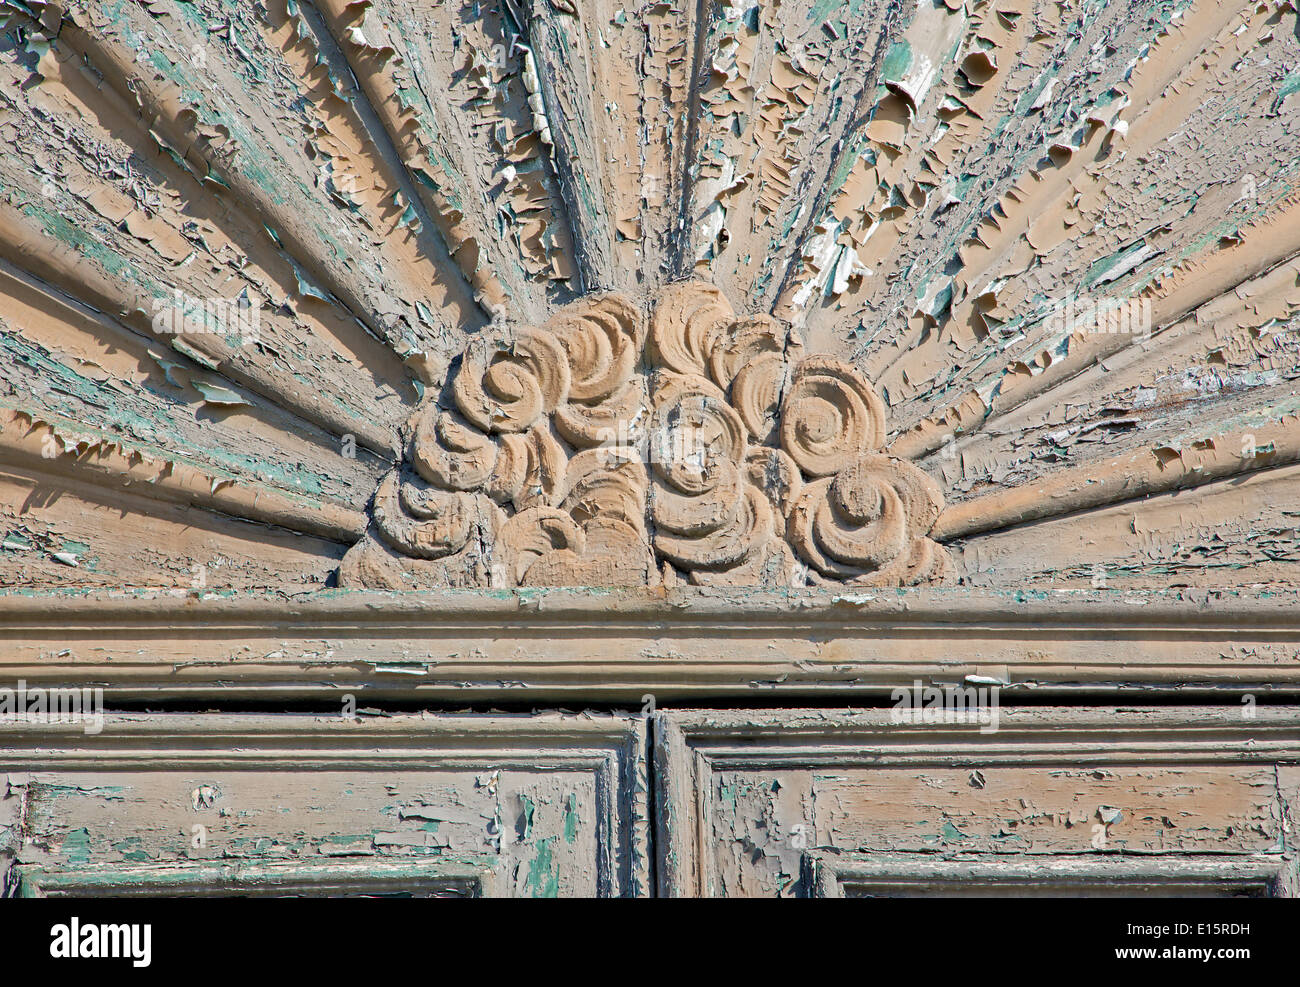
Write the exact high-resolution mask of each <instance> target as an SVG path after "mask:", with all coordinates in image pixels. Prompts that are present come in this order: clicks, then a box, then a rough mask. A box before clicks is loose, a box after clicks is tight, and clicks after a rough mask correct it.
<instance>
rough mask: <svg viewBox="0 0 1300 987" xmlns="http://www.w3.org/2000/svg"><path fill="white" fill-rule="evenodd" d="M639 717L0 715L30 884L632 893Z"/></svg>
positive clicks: (139, 890) (638, 822)
mask: <svg viewBox="0 0 1300 987" xmlns="http://www.w3.org/2000/svg"><path fill="white" fill-rule="evenodd" d="M643 735H644V725H643V724H642V723H641V722H640V721H637V720H634V719H630V718H628V717H619V716H610V715H605V716H600V715H594V714H585V715H561V714H555V713H549V714H539V715H515V716H507V715H494V716H476V715H468V714H437V715H433V714H423V715H409V714H408V715H401V716H384V717H375V716H370V715H364V716H362V717H361V718H360V719H359V720H348V719H345V718H344V717H343V716H342V715H339V716H333V717H325V716H319V717H315V716H304V715H293V714H278V715H270V716H246V715H234V714H206V715H180V714H157V715H147V714H139V715H124V714H119V715H115V716H110V717H108V718H107V720H106V722H105V723H104V727H103V730H102V732H101V733H98V734H94V735H87V734H85V733H84V732H82V730H81V728H80V727H79V726H76V725H62V726H55V725H31V724H21V723H19V724H12V723H11V724H5V725H3V726H0V779H3V782H4V785H3V792H0V796H2V797H0V854H2V855H3V858H4V861H5V863H6V864H7V865H8V866H9V868H10V870H9V873H8V874H7V878H6V880H7V883H8V884H9V885H10V888H11V890H12V889H13V888H14V887H15V885H16V887H17V890H18V891H19V892H20V893H30V894H62V895H69V894H94V893H104V892H106V891H109V890H111V891H113V892H114V893H116V891H117V890H119V889H121V890H123V891H125V892H127V893H133V894H177V893H184V892H187V891H193V892H200V893H263V894H265V893H316V894H320V893H333V894H338V893H354V894H361V893H364V894H384V893H387V894H392V893H401V892H405V893H415V894H460V895H504V896H525V897H531V896H538V897H546V896H558V895H563V896H622V895H633V896H634V895H642V894H645V893H646V891H647V888H648V874H649V871H648V846H647V843H646V830H647V821H646V817H645V791H646V789H645V784H646V783H645V773H644V772H645V762H644V758H643V756H642V738H643Z"/></svg>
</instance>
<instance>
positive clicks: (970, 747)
mask: <svg viewBox="0 0 1300 987" xmlns="http://www.w3.org/2000/svg"><path fill="white" fill-rule="evenodd" d="M891 712H892V711H889V710H875V711H870V712H856V713H853V712H837V711H815V710H791V711H762V712H725V713H724V712H699V711H689V712H666V713H661V714H659V716H658V717H657V733H658V741H657V744H656V754H657V758H658V762H659V763H658V765H657V769H656V772H655V776H656V779H657V784H658V785H659V794H658V799H659V801H658V805H659V810H658V811H659V836H660V846H659V847H658V848H657V849H658V853H659V859H660V867H661V875H662V880H663V885H662V888H661V890H662V891H663V892H664V893H668V894H675V895H694V894H708V895H727V896H737V895H741V896H747V895H777V894H779V895H804V894H810V893H814V894H826V895H832V896H839V895H842V894H845V893H850V894H893V893H898V894H912V893H927V894H952V893H971V892H973V891H976V890H978V889H983V890H984V891H987V892H989V893H1060V894H1073V893H1080V894H1084V893H1102V892H1105V893H1114V892H1115V890H1116V889H1117V888H1119V887H1120V886H1127V887H1129V888H1130V889H1131V890H1132V891H1133V893H1140V892H1139V891H1138V890H1137V889H1142V888H1147V889H1154V890H1152V891H1151V893H1157V894H1161V893H1167V894H1171V895H1172V894H1202V893H1204V894H1212V893H1241V894H1256V893H1258V894H1265V893H1267V894H1291V893H1293V892H1294V876H1293V875H1294V860H1295V835H1294V834H1295V830H1294V826H1293V813H1294V811H1295V806H1296V791H1297V787H1296V780H1297V774H1296V771H1297V769H1296V767H1295V765H1294V762H1295V761H1296V760H1297V758H1298V757H1300V711H1297V710H1294V709H1278V708H1274V709H1259V710H1252V712H1254V713H1257V715H1256V716H1254V718H1252V719H1244V718H1243V716H1242V714H1241V712H1239V711H1236V710H1231V709H1229V710H1226V711H1225V710H1222V709H1218V710H1210V709H1197V708H1193V709H1185V710H1177V711H1172V710H1171V711H1160V710H1121V709H1114V708H1112V709H1102V710H1068V709H1037V710H1019V711H1014V710H1007V709H1004V710H1002V711H1001V717H1000V725H999V727H998V729H997V730H996V732H990V733H981V732H980V729H979V727H978V726H977V725H974V724H970V725H940V724H935V725H911V724H900V723H895V722H891ZM1161 888H1163V889H1164V890H1163V891H1162V890H1160V889H1161Z"/></svg>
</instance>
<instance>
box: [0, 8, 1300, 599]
mask: <svg viewBox="0 0 1300 987" xmlns="http://www.w3.org/2000/svg"><path fill="white" fill-rule="evenodd" d="M0 11H2V12H0V23H2V24H3V26H2V27H0V73H3V80H2V81H3V85H0V131H2V132H3V138H4V150H3V152H2V153H0V347H2V348H3V351H4V354H3V360H2V361H0V366H3V389H0V485H3V487H4V490H5V494H4V497H3V498H0V504H2V505H3V515H2V516H0V526H3V531H2V532H0V534H2V535H3V542H2V544H3V546H4V547H3V549H0V581H3V583H4V584H6V585H21V586H92V585H130V586H164V587H182V588H192V589H197V590H205V589H223V588H247V587H254V586H264V585H265V586H285V585H292V584H295V583H297V584H301V583H307V584H312V583H323V582H326V581H328V580H331V579H333V578H334V574H335V573H336V572H337V573H339V577H338V578H339V579H340V581H341V583H342V584H343V585H382V586H393V587H397V586H401V587H407V586H435V585H459V586H516V585H547V584H559V583H563V584H574V583H582V584H588V585H648V584H655V583H658V582H661V581H663V580H668V581H670V582H671V581H674V580H685V581H688V582H693V583H701V584H712V583H723V584H729V585H735V584H740V585H754V586H776V585H789V584H791V583H793V584H803V583H806V582H814V583H816V582H829V583H835V584H841V583H855V582H856V583H862V582H865V583H868V584H872V585H900V586H901V585H915V584H918V583H926V582H936V581H937V582H944V583H948V584H955V583H963V582H964V583H968V584H971V583H973V584H992V585H994V586H1002V587H1007V588H1016V589H1020V588H1024V587H1035V586H1072V585H1077V586H1086V587H1093V588H1148V589H1156V588H1159V589H1164V588H1167V587H1170V586H1174V587H1178V586H1187V585H1192V586H1197V587H1232V588H1236V589H1239V590H1251V589H1257V588H1261V587H1270V586H1273V585H1279V584H1294V583H1295V582H1296V580H1297V568H1296V567H1297V562H1300V543H1298V542H1297V536H1296V513H1297V509H1298V508H1297V506H1296V505H1297V504H1300V497H1298V496H1297V493H1298V492H1300V424H1298V419H1297V416H1298V415H1300V397H1297V394H1296V387H1297V384H1296V381H1297V379H1300V195H1298V194H1297V193H1298V191H1300V190H1298V189H1297V172H1296V169H1297V159H1296V155H1295V149H1296V147H1297V146H1300V76H1297V70H1296V68H1295V67H1296V65H1297V64H1300V35H1298V31H1300V29H1298V28H1297V14H1296V9H1295V4H1294V3H1293V2H1292V0H1267V2H1264V0H1261V2H1256V3H1249V4H1242V3H1239V2H1226V0H1225V2H1207V0H1116V2H1110V3H1106V4H1097V3H1093V2H1087V0H1077V2H1076V0H1066V2H1040V0H988V2H981V0H908V2H906V3H901V4H863V3H826V2H823V0H755V2H744V0H738V2H722V0H719V2H709V3H703V4H682V5H670V4H663V3H651V2H640V3H622V2H618V3H616V2H613V0H592V2H584V3H577V2H575V3H568V2H557V0H499V2H489V0H482V2H478V3H440V2H432V0H429V2H426V0H361V2H355V0H314V2H309V0H259V2H254V0H186V2H180V0H150V2H147V3H146V2H125V0H121V2H118V0H114V2H104V0H96V2H76V0H64V2H60V3H46V2H41V0H26V2H23V3H8V4H4V5H2V6H0Z"/></svg>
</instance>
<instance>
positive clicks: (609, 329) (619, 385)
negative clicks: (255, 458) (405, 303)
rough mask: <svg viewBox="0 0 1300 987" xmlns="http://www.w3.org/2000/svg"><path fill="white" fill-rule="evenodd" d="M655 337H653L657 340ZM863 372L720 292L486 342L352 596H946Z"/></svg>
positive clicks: (938, 564)
mask: <svg viewBox="0 0 1300 987" xmlns="http://www.w3.org/2000/svg"><path fill="white" fill-rule="evenodd" d="M647 323H648V324H647ZM884 440H885V406H884V403H883V402H882V401H881V400H880V398H879V397H878V396H877V395H876V392H875V391H874V390H873V389H872V387H871V384H870V382H868V381H867V380H866V379H865V378H864V377H863V376H862V374H861V373H859V372H858V371H857V370H856V369H854V368H853V367H852V366H850V365H849V364H847V363H843V362H841V361H839V360H835V359H831V358H828V357H824V356H804V355H803V353H802V347H801V346H800V344H799V342H798V340H797V339H796V338H795V336H794V334H793V333H792V332H791V330H790V328H789V327H788V326H786V325H784V324H782V323H780V322H778V321H777V320H775V319H773V318H770V317H766V316H759V317H754V318H738V317H737V316H736V314H735V312H734V311H733V310H732V307H731V305H730V304H728V302H727V299H726V298H725V297H724V296H723V294H722V293H721V292H720V291H719V290H718V289H716V288H714V287H713V286H711V285H709V284H706V283H703V282H698V281H692V282H685V283H677V284H671V285H669V286H667V287H666V288H665V289H664V290H663V291H662V292H661V293H660V296H659V298H658V300H657V301H656V303H655V305H654V307H653V311H652V312H651V313H649V317H648V319H647V317H646V316H645V315H644V314H643V313H642V312H641V311H639V310H638V308H637V307H636V306H635V305H634V304H633V303H632V302H631V301H629V300H628V299H627V298H626V297H624V296H623V295H621V294H618V293H615V292H610V293H605V294H596V295H589V296H587V297H585V298H583V299H581V300H580V301H577V302H574V303H573V304H570V305H568V306H566V307H564V308H562V309H560V310H559V311H558V312H556V314H555V315H554V316H553V317H552V318H551V319H550V320H549V321H548V322H547V323H546V324H545V325H542V326H540V327H535V326H517V325H507V324H500V323H498V324H494V326H493V327H492V328H490V329H489V330H487V331H486V332H484V333H483V334H482V335H481V336H478V337H476V338H475V339H474V340H473V341H472V342H471V343H470V344H469V345H468V346H467V347H466V348H465V349H464V351H463V352H462V353H461V354H460V356H459V360H458V362H454V363H453V365H452V369H451V372H450V373H449V374H448V381H447V386H446V387H445V388H444V389H443V391H442V392H441V393H439V394H436V395H434V394H431V395H430V397H429V398H428V400H427V401H426V402H425V403H424V405H423V406H422V407H421V409H420V410H419V411H418V412H417V413H416V414H415V416H414V417H413V418H412V421H411V423H410V425H409V437H408V439H407V442H406V447H405V448H406V452H405V457H404V459H403V461H402V463H401V464H400V465H399V466H398V467H397V468H396V469H394V470H393V471H392V472H391V473H389V474H388V475H387V476H385V477H384V479H383V480H382V481H381V482H380V484H379V487H378V489H377V490H376V491H375V495H374V499H373V502H372V505H371V511H370V517H371V524H370V529H369V531H368V532H367V534H366V536H365V538H364V539H363V540H362V541H360V542H358V543H357V545H356V546H355V547H353V549H352V550H351V551H350V552H349V553H348V554H347V556H346V557H345V558H344V559H343V563H342V565H341V567H340V572H339V581H340V584H341V585H343V586H349V587H368V588H375V589H399V588H407V587H443V586H492V587H514V586H584V585H585V586H597V585H600V586H643V585H656V584H659V583H670V584H671V583H674V582H677V581H680V580H688V581H690V582H691V583H695V584H722V585H741V586H758V585H762V586H788V585H806V584H808V583H820V582H826V581H830V582H840V583H849V584H857V585H866V586H915V585H919V584H925V583H939V582H942V581H944V580H945V579H946V578H947V577H948V576H949V574H950V572H951V568H952V566H951V562H950V559H949V557H948V554H947V552H946V551H945V550H944V549H943V548H942V547H940V546H939V545H938V544H936V543H935V542H934V541H933V540H931V539H930V537H929V533H930V530H931V529H932V528H933V526H934V524H935V521H936V520H938V517H939V514H940V512H941V511H942V509H943V494H942V492H941V491H940V489H939V486H938V484H936V483H935V482H934V481H933V480H932V479H931V478H930V477H929V476H928V475H927V474H926V473H924V472H923V471H922V470H920V469H919V468H917V467H916V466H914V465H912V464H911V463H909V462H905V461H903V460H900V459H897V458H894V457H892V456H887V455H885V454H883V453H882V452H881V451H880V450H881V447H882V446H883V444H884Z"/></svg>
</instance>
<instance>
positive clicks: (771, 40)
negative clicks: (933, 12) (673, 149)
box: [689, 4, 901, 314]
mask: <svg viewBox="0 0 1300 987" xmlns="http://www.w3.org/2000/svg"><path fill="white" fill-rule="evenodd" d="M805 7H810V5H808V4H799V5H795V6H794V7H780V6H778V5H768V6H765V7H760V9H759V11H758V14H757V16H758V23H759V30H758V33H757V36H756V37H755V38H754V39H753V42H752V48H753V52H752V62H753V64H752V67H751V71H750V75H749V76H747V77H738V78H737V79H736V80H734V81H731V82H727V83H723V84H717V85H715V84H714V78H715V73H714V71H713V69H712V65H713V62H714V60H715V58H716V57H717V55H718V46H719V45H720V44H721V43H722V40H723V36H722V35H720V33H719V24H722V23H725V22H723V21H721V20H716V19H715V21H714V22H713V23H712V24H705V23H701V26H700V28H699V30H700V33H701V34H702V35H703V37H704V45H705V48H704V51H703V54H702V57H701V64H700V73H701V75H700V78H699V80H698V82H697V87H698V88H699V89H700V90H701V92H700V99H701V100H702V106H701V115H700V131H701V132H700V135H699V137H698V138H697V141H696V145H697V148H698V150H697V152H696V153H697V155H700V156H704V157H698V158H697V160H694V161H693V162H692V168H693V169H695V170H697V171H701V172H702V171H703V170H704V169H706V168H715V169H721V168H722V167H723V162H724V161H726V160H728V159H731V160H732V162H733V164H734V170H735V180H736V182H738V183H741V184H742V187H741V188H739V189H738V190H736V191H734V192H728V193H727V200H726V205H725V209H726V218H725V229H726V232H727V234H728V242H727V243H726V244H725V246H723V248H722V250H721V252H720V254H719V255H718V256H717V257H716V258H714V259H713V260H712V261H711V262H709V263H708V264H707V268H708V270H709V271H710V272H711V273H712V275H713V278H714V280H715V282H717V283H718V284H719V285H721V286H723V287H724V288H725V289H726V290H727V291H728V294H729V295H730V297H732V298H734V299H739V298H746V297H752V298H753V301H752V303H751V306H750V307H752V308H753V309H755V310H762V311H772V310H773V308H774V306H776V309H777V310H778V314H782V313H780V311H779V309H780V300H779V296H780V295H781V293H782V291H783V289H785V288H788V287H789V285H790V283H791V280H792V279H793V278H794V277H795V276H796V275H797V273H798V271H799V269H800V268H801V267H802V261H801V254H802V248H803V247H804V246H805V245H806V243H807V241H808V239H809V238H810V237H811V236H812V235H813V233H814V231H815V227H816V226H817V224H818V222H819V220H820V219H821V218H822V217H823V216H824V215H825V214H826V207H827V202H828V200H829V198H831V197H833V195H834V191H835V190H834V189H832V188H830V187H829V176H830V175H833V174H835V173H836V171H837V169H838V168H839V166H840V164H841V162H842V161H843V159H844V157H845V155H847V154H850V153H852V146H853V140H852V137H853V134H854V132H855V123H856V122H857V121H860V120H861V118H862V117H863V116H864V115H865V113H866V110H865V107H866V104H867V102H868V100H869V99H870V97H871V94H872V93H873V91H874V89H875V86H876V84H877V81H878V76H879V71H880V67H881V65H882V63H883V57H882V56H883V53H884V52H885V50H886V49H887V48H888V46H889V45H890V44H891V43H892V40H893V39H894V37H895V35H894V34H893V31H894V30H895V29H896V27H897V25H898V23H899V21H900V19H901V18H900V17H899V10H898V8H897V7H894V6H891V5H883V4H882V5H873V6H870V7H868V8H867V9H865V10H860V11H859V10H855V9H853V8H852V7H840V8H838V9H837V8H827V7H821V8H819V10H820V11H821V13H822V14H823V16H824V17H825V18H826V19H827V20H830V19H833V18H835V17H836V16H837V15H840V14H842V15H843V17H844V19H845V20H846V21H849V22H850V23H849V25H848V26H847V27H846V28H845V35H844V37H842V38H840V37H838V36H837V37H836V38H835V40H828V39H827V36H826V35H825V34H824V33H823V32H822V31H821V30H820V29H819V28H818V27H815V26H814V24H815V21H814V20H813V13H814V11H813V10H812V9H807V10H805V9H804V8H805ZM731 12H732V14H733V16H735V17H738V18H740V19H741V22H742V23H743V21H744V20H745V19H746V17H747V12H745V11H742V10H740V9H739V8H731ZM805 18H806V19H805ZM805 25H806V27H805ZM736 28H737V30H736V32H735V33H733V34H730V38H731V39H732V40H735V39H736V38H737V37H740V38H745V33H746V32H747V27H743V26H741V24H737V25H736ZM801 28H803V29H804V30H805V31H807V32H808V34H812V35H815V39H814V38H810V37H808V34H805V35H803V36H800V38H799V42H797V46H798V47H802V43H803V41H805V40H808V41H809V43H811V44H816V45H817V46H818V47H817V51H818V53H819V54H820V53H821V52H823V51H824V52H825V53H826V64H825V65H824V66H823V68H822V69H821V74H820V76H819V77H818V78H817V80H816V89H815V93H814V95H813V98H812V100H811V102H810V104H809V105H808V107H807V108H806V110H805V111H804V113H803V114H801V117H803V118H804V119H803V121H802V122H801V123H800V125H799V126H798V127H797V128H792V129H791V130H790V131H789V132H787V131H786V130H785V129H784V127H780V128H776V130H775V132H774V131H773V130H772V129H771V128H770V126H769V122H768V120H767V119H765V118H766V117H767V114H768V113H769V112H771V111H772V108H773V107H775V106H780V105H786V106H789V105H790V103H794V104H795V105H797V104H798V103H799V102H801V101H802V98H803V96H802V94H799V95H797V96H796V95H793V94H791V88H797V87H798V84H796V86H795V87H790V86H788V85H787V84H786V83H787V74H786V71H785V69H784V67H783V64H782V63H783V61H784V60H787V59H789V57H790V53H791V50H790V46H789V41H790V38H791V37H792V36H796V35H798V34H799V30H800V29H801ZM745 40H746V41H748V38H745ZM745 47H748V46H747V45H746V46H742V48H741V49H740V50H741V51H743V50H744V49H745ZM805 79H808V77H806V76H805ZM809 84H811V83H810V82H809ZM712 90H716V91H717V92H719V93H722V94H725V95H724V96H723V97H722V98H720V99H716V98H711V91H712ZM777 95H780V96H784V97H787V98H788V99H789V100H790V103H785V104H782V103H781V102H780V101H779V100H777V99H775V98H774V97H775V96H777ZM714 106H717V107H720V108H721V109H722V110H723V111H724V112H723V115H721V116H715V115H714V113H713V107H714ZM742 122H743V131H742V132H741V133H740V134H739V135H733V128H734V127H736V126H737V125H740V124H741V123H742ZM787 122H788V121H787ZM733 148H734V149H735V154H734V158H733V157H732V155H731V154H730V153H729V151H730V150H731V149H733ZM705 155H707V156H705ZM773 162H779V165H778V166H777V167H772V163H773ZM780 166H786V167H788V168H789V169H790V170H789V180H790V187H789V188H788V189H787V190H786V192H785V194H784V195H782V196H781V198H780V201H779V202H777V203H776V204H775V205H773V203H772V202H771V188H770V187H768V186H767V185H766V182H767V179H768V178H769V177H771V175H772V173H773V172H774V171H776V170H777V168H778V167H780ZM773 184H775V183H773ZM690 191H691V203H690V208H689V217H690V221H691V223H692V224H693V225H694V226H696V227H698V226H699V225H700V223H701V219H702V218H703V217H704V216H706V215H707V214H708V210H709V208H710V207H711V206H712V205H713V204H714V203H715V202H718V203H719V204H721V199H720V195H721V191H722V189H721V187H720V183H718V182H714V183H712V185H710V183H709V182H708V181H704V180H698V179H697V180H696V181H695V182H694V184H693V185H692V187H691V190H690ZM760 203H761V205H760ZM787 224H789V226H790V230H789V232H786V227H787ZM755 227H756V229H755ZM703 246H704V239H703V237H702V236H701V235H700V231H699V230H697V231H696V233H695V235H694V236H692V238H691V243H690V249H691V253H692V256H691V258H690V259H691V260H692V261H693V262H695V258H696V257H697V256H698V255H699V253H700V251H701V248H702V247H703ZM704 266H705V265H704V264H703V263H702V262H697V263H696V267H697V268H702V267H704ZM787 314H788V313H787Z"/></svg>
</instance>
